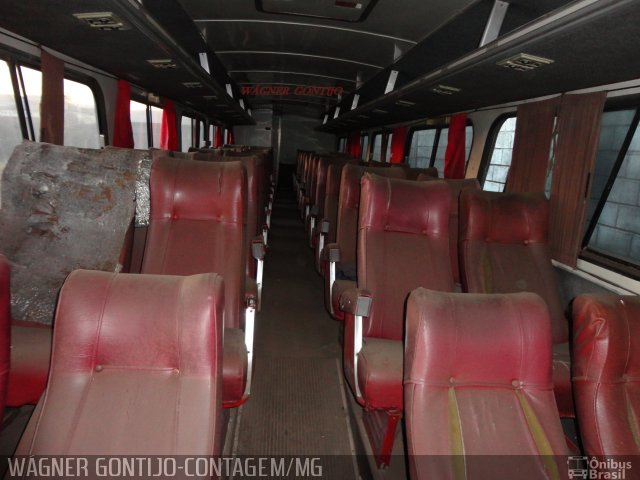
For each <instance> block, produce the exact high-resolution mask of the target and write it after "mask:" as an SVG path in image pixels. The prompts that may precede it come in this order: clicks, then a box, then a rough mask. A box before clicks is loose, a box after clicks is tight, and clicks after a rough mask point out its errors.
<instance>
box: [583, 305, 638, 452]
mask: <svg viewBox="0 0 640 480" xmlns="http://www.w3.org/2000/svg"><path fill="white" fill-rule="evenodd" d="M638 379H640V298H639V297H636V296H617V295H607V294H599V295H596V294H589V295H580V296H578V297H577V298H576V299H575V300H574V302H573V355H572V381H573V391H574V397H575V402H576V413H577V415H578V421H579V424H580V433H581V435H582V443H583V446H584V450H585V453H586V454H587V455H607V456H610V455H636V456H637V455H640V441H639V438H640V437H638V432H640V383H639V382H638Z"/></svg>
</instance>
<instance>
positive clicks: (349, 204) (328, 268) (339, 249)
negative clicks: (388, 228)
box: [322, 163, 406, 320]
mask: <svg viewBox="0 0 640 480" xmlns="http://www.w3.org/2000/svg"><path fill="white" fill-rule="evenodd" d="M367 172H368V173H375V174H376V175H379V176H384V177H388V178H401V179H404V178H405V175H406V174H405V169H404V168H399V167H366V166H363V165H358V164H351V163H348V164H346V165H345V166H344V168H343V169H342V173H341V177H340V192H339V198H338V211H337V216H336V217H337V218H336V241H335V243H328V244H326V245H325V247H324V250H323V252H322V262H323V263H324V267H323V270H324V272H325V273H324V294H325V306H326V308H327V310H328V311H329V313H330V314H331V315H332V316H333V318H335V319H336V320H342V319H343V318H344V315H343V314H342V312H341V311H340V308H339V301H340V296H341V295H342V293H343V292H344V291H345V290H347V289H349V288H352V287H354V286H355V281H356V243H357V238H358V210H359V208H360V180H361V179H362V176H363V175H364V174H365V173H367ZM332 271H333V273H332ZM334 281H335V283H334Z"/></svg>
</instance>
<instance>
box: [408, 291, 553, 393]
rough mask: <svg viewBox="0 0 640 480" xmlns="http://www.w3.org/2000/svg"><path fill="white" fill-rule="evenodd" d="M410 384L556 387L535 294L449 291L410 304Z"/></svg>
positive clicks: (416, 296)
mask: <svg viewBox="0 0 640 480" xmlns="http://www.w3.org/2000/svg"><path fill="white" fill-rule="evenodd" d="M405 349H406V354H405V357H406V365H410V366H411V369H410V370H408V371H405V382H409V383H411V382H413V383H428V384H432V385H434V386H451V385H453V384H455V385H474V386H486V387H491V386H498V387H504V386H506V387H508V388H509V387H510V388H520V387H527V386H537V387H541V388H549V389H551V388H552V385H551V326H550V322H549V313H548V311H547V307H546V305H545V303H544V301H543V300H542V299H541V298H540V297H539V296H537V295H536V294H533V293H511V294H471V293H445V292H436V291H433V290H427V289H425V288H418V289H416V290H414V291H413V292H412V293H411V295H410V296H409V300H408V302H407V327H406V342H405Z"/></svg>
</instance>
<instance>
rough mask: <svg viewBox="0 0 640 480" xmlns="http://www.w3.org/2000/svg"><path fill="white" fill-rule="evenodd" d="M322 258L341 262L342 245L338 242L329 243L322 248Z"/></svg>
mask: <svg viewBox="0 0 640 480" xmlns="http://www.w3.org/2000/svg"><path fill="white" fill-rule="evenodd" d="M322 258H323V260H326V261H327V262H332V263H339V262H340V245H338V244H337V243H328V244H327V245H325V247H324V249H323V250H322Z"/></svg>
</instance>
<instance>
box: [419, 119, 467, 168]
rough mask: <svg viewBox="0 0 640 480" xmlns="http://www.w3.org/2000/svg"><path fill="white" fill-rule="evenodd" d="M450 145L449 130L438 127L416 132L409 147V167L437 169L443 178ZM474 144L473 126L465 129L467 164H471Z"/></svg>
mask: <svg viewBox="0 0 640 480" xmlns="http://www.w3.org/2000/svg"><path fill="white" fill-rule="evenodd" d="M448 143H449V128H448V127H438V128H428V129H423V130H414V131H413V132H412V134H411V144H410V146H409V165H410V166H411V167H413V168H427V167H436V168H437V169H438V173H439V174H440V175H441V176H442V175H443V173H444V156H445V152H446V151H447V145H448ZM472 143H473V125H467V126H466V128H465V153H466V162H469V154H470V153H471V144H472Z"/></svg>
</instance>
